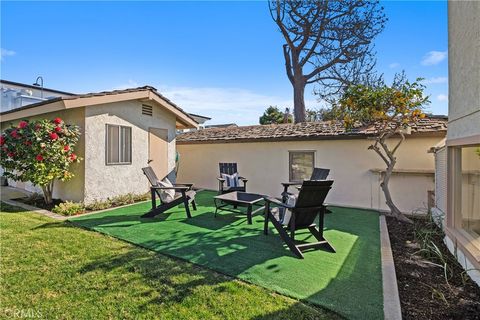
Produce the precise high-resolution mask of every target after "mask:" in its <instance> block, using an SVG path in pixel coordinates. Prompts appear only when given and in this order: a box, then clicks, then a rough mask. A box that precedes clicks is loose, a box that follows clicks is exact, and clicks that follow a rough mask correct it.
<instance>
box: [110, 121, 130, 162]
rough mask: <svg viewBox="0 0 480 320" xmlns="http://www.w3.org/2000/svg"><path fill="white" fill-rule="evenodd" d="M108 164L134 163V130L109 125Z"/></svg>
mask: <svg viewBox="0 0 480 320" xmlns="http://www.w3.org/2000/svg"><path fill="white" fill-rule="evenodd" d="M106 141H107V146H106V163H107V164H130V163H131V162H132V128H130V127H124V126H116V125H110V124H107V139H106Z"/></svg>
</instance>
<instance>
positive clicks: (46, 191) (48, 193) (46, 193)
mask: <svg viewBox="0 0 480 320" xmlns="http://www.w3.org/2000/svg"><path fill="white" fill-rule="evenodd" d="M42 191H43V199H44V200H45V203H46V204H51V203H52V202H53V181H52V182H50V183H49V184H47V185H44V186H42Z"/></svg>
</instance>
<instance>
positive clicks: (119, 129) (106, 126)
mask: <svg viewBox="0 0 480 320" xmlns="http://www.w3.org/2000/svg"><path fill="white" fill-rule="evenodd" d="M110 127H116V128H117V129H118V159H119V161H118V162H108V150H109V149H110V148H109V144H108V141H109V136H108V135H109V132H110V130H109V128H110ZM122 129H130V130H129V131H130V137H129V138H130V139H129V141H130V144H129V146H128V148H129V149H130V150H129V155H130V159H129V160H130V161H126V162H122V161H120V159H121V158H122V157H121V155H122V142H121V141H122V139H120V136H121V131H122ZM105 131H106V134H105V164H106V165H107V166H111V165H131V164H132V144H133V142H132V127H129V126H122V125H118V124H106V125H105Z"/></svg>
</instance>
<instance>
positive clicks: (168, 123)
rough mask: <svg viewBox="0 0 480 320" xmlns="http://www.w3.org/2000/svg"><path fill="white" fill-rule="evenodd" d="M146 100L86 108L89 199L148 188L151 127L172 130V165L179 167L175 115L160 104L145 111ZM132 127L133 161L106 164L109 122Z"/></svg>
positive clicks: (86, 197) (169, 144) (169, 153)
mask: <svg viewBox="0 0 480 320" xmlns="http://www.w3.org/2000/svg"><path fill="white" fill-rule="evenodd" d="M141 105H142V103H141V102H139V101H126V102H120V103H111V104H104V105H97V106H91V107H86V108H85V141H86V143H85V145H86V147H85V160H84V163H85V198H84V201H85V202H86V203H88V202H92V201H94V200H102V199H106V198H109V197H113V196H117V195H123V194H127V193H136V194H138V193H144V192H147V191H148V186H149V184H148V180H147V179H146V178H145V175H144V174H143V172H142V170H141V168H142V167H145V166H147V161H148V155H149V145H148V136H149V128H150V127H154V128H162V129H167V130H168V141H169V143H168V168H169V170H171V169H173V168H174V167H175V116H174V115H172V114H171V113H169V112H167V111H165V110H164V109H163V108H161V107H160V106H157V105H153V104H152V106H153V115H152V116H146V115H143V114H142V108H141ZM107 124H115V125H123V126H129V127H131V128H132V163H131V164H126V165H106V161H105V147H106V125H107Z"/></svg>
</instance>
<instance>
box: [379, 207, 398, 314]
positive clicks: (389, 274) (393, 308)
mask: <svg viewBox="0 0 480 320" xmlns="http://www.w3.org/2000/svg"><path fill="white" fill-rule="evenodd" d="M379 219H380V249H381V256H382V280H383V281H382V282H383V313H384V316H385V319H387V320H397V319H398V320H401V319H402V309H401V305H400V296H399V294H398V285H397V275H396V273H395V263H394V261H393V254H392V248H391V246H390V236H389V234H388V228H387V221H386V219H385V216H384V215H380V216H379Z"/></svg>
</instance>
